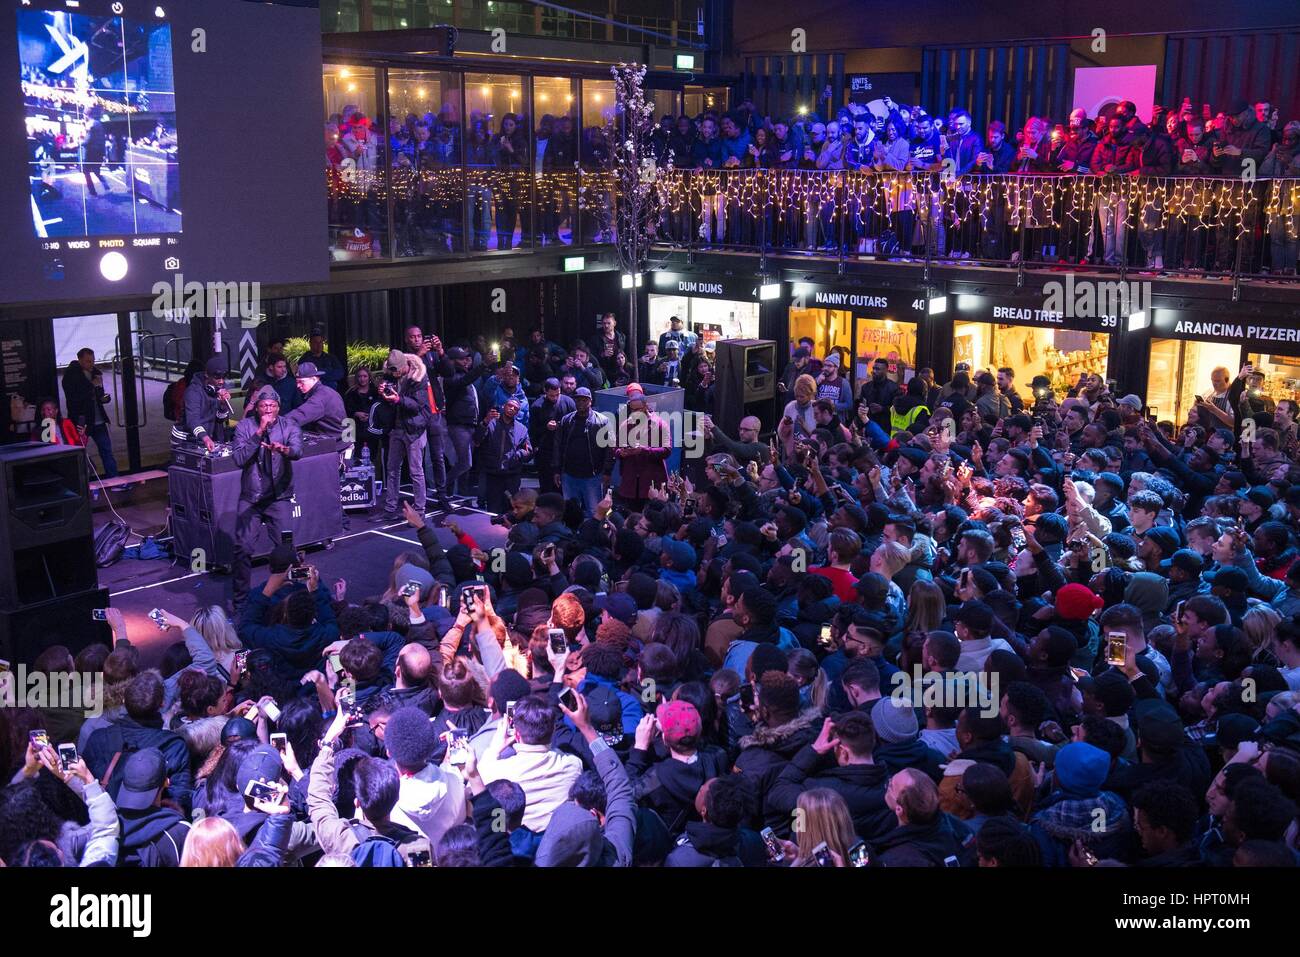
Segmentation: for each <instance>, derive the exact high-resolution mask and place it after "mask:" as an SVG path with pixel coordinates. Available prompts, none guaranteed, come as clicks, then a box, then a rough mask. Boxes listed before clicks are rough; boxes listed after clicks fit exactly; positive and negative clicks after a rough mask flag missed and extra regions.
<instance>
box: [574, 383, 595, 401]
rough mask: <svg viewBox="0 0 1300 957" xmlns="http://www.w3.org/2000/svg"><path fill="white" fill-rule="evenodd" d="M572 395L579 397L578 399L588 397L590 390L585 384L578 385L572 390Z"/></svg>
mask: <svg viewBox="0 0 1300 957" xmlns="http://www.w3.org/2000/svg"><path fill="white" fill-rule="evenodd" d="M573 395H574V397H575V398H579V399H590V398H591V390H590V389H588V388H587V387H586V386H585V385H583V386H579V387H578V388H576V389H574V390H573Z"/></svg>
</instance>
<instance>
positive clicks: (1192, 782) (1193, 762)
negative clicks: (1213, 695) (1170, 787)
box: [1057, 698, 1213, 798]
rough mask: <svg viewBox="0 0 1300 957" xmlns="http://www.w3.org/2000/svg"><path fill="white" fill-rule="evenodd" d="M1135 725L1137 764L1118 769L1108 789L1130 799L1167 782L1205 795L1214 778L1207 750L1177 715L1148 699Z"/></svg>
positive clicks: (1135, 712) (1138, 709) (1135, 711)
mask: <svg viewBox="0 0 1300 957" xmlns="http://www.w3.org/2000/svg"><path fill="white" fill-rule="evenodd" d="M1133 722H1134V725H1135V727H1136V738H1137V750H1138V763H1136V764H1125V765H1122V766H1120V767H1117V768H1115V770H1114V771H1112V772H1111V773H1110V775H1109V777H1107V778H1106V790H1107V791H1113V792H1114V793H1116V794H1118V795H1119V796H1120V797H1121V798H1128V797H1129V796H1130V795H1133V794H1135V793H1136V792H1137V790H1138V788H1140V787H1141V786H1142V785H1144V784H1147V783H1148V782H1150V781H1161V780H1164V781H1174V782H1176V783H1178V784H1181V785H1183V786H1184V787H1186V788H1187V789H1188V790H1189V791H1191V792H1192V793H1193V794H1204V793H1205V791H1206V788H1208V787H1209V785H1210V780H1211V779H1212V777H1213V775H1212V774H1211V773H1210V763H1209V759H1208V758H1207V757H1206V754H1205V749H1204V748H1201V747H1198V746H1196V745H1194V744H1193V743H1192V742H1191V741H1190V740H1189V739H1188V737H1187V735H1186V733H1185V732H1184V731H1183V723H1182V720H1181V719H1180V718H1179V717H1178V712H1176V711H1175V710H1174V709H1173V708H1172V707H1171V706H1169V705H1168V704H1166V703H1165V702H1164V701H1162V700H1160V699H1158V698H1146V699H1143V700H1140V701H1138V702H1137V703H1136V704H1135V705H1134V706H1133ZM1057 760H1058V762H1059V760H1060V757H1059V755H1058V757H1057Z"/></svg>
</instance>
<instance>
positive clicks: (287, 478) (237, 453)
mask: <svg viewBox="0 0 1300 957" xmlns="http://www.w3.org/2000/svg"><path fill="white" fill-rule="evenodd" d="M187 398H188V394H187ZM255 402H256V412H255V414H254V415H252V416H249V417H247V418H245V419H243V420H242V421H241V422H240V423H239V425H238V427H237V428H236V429H235V442H234V446H235V448H234V457H235V462H236V463H237V464H238V465H239V467H240V468H241V469H243V476H242V480H241V483H240V490H239V516H238V518H237V519H236V522H235V548H234V561H233V563H232V568H231V578H232V579H233V583H234V599H235V611H236V613H238V612H239V611H240V610H241V609H242V607H243V605H244V602H245V601H246V600H247V599H248V582H249V579H250V577H251V576H252V565H253V553H254V551H255V550H256V547H257V539H258V536H259V535H260V534H261V530H262V529H263V528H265V529H266V530H267V532H269V533H270V536H271V541H272V543H273V545H278V544H279V543H280V537H281V533H282V531H283V530H285V529H291V528H292V527H293V525H292V522H293V513H292V506H291V504H290V501H289V500H290V498H292V496H293V465H292V463H293V461H294V460H295V459H298V458H301V457H302V431H301V430H300V429H299V428H298V426H297V425H295V424H294V423H292V422H290V421H288V419H287V418H285V419H282V418H280V396H279V395H278V394H277V393H276V391H275V389H273V388H272V387H271V386H263V387H262V388H261V390H260V391H258V393H257V395H256V397H255Z"/></svg>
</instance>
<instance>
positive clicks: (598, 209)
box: [580, 80, 616, 243]
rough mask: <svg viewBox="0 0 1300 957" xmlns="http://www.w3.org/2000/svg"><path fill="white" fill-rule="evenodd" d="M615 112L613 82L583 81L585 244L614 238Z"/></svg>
mask: <svg viewBox="0 0 1300 957" xmlns="http://www.w3.org/2000/svg"><path fill="white" fill-rule="evenodd" d="M615 111H616V105H615V103H614V81H613V80H583V81H582V147H581V150H580V154H581V162H582V170H583V176H582V185H583V187H584V191H583V197H584V201H583V206H584V209H583V212H582V215H581V217H580V218H581V221H582V240H583V242H596V243H603V242H612V241H613V238H614V223H613V222H612V217H611V210H612V209H613V195H612V193H611V190H612V188H613V176H612V174H611V173H609V171H608V169H609V158H608V157H609V153H608V149H607V147H606V132H605V127H606V125H607V124H608V123H609V121H610V120H611V119H613V117H614V115H615Z"/></svg>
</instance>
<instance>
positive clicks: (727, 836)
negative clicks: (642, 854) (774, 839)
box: [664, 774, 768, 867]
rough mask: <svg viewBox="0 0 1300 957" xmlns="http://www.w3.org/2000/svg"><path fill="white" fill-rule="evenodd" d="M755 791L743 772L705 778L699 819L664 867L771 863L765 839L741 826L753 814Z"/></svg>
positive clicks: (697, 801) (689, 826)
mask: <svg viewBox="0 0 1300 957" xmlns="http://www.w3.org/2000/svg"><path fill="white" fill-rule="evenodd" d="M753 806H754V793H753V790H752V788H751V786H750V784H749V783H748V782H747V781H746V780H745V778H744V776H743V775H739V774H730V775H726V776H725V777H716V778H714V779H712V780H711V781H706V782H705V783H704V787H702V788H700V793H699V794H697V795H696V797H695V810H696V812H697V813H698V814H699V815H700V820H699V821H692V822H690V823H689V824H687V825H686V833H684V834H683V835H682V836H681V837H679V838H678V839H677V846H676V847H675V848H673V850H672V852H671V853H670V854H669V855H668V857H667V858H666V859H665V860H664V866H665V867H763V866H765V865H766V864H767V863H768V856H767V852H766V851H765V850H764V847H763V839H762V838H761V837H759V836H758V835H757V834H756V833H754V832H753V831H751V830H749V829H748V828H746V827H743V826H742V825H743V824H744V822H745V821H746V820H748V819H749V818H750V817H751V816H752V813H753Z"/></svg>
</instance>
